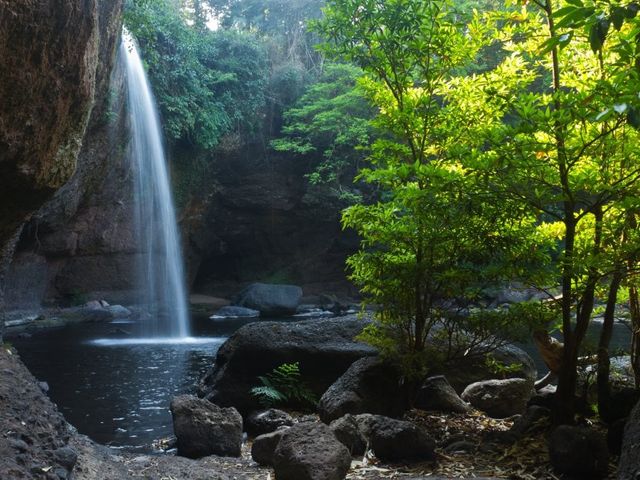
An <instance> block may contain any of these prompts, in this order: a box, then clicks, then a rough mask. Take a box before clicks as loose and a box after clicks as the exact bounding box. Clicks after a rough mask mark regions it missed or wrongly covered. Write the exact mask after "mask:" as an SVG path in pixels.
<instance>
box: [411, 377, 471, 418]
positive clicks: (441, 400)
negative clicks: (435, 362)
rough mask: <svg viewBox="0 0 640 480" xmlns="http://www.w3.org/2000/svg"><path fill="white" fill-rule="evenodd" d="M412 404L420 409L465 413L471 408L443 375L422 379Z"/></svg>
mask: <svg viewBox="0 0 640 480" xmlns="http://www.w3.org/2000/svg"><path fill="white" fill-rule="evenodd" d="M414 406H415V407H416V408H419V409H420V410H436V411H439V412H445V413H466V412H468V411H469V410H470V409H471V407H470V406H469V404H467V403H466V402H465V401H464V400H462V399H461V398H460V396H459V395H458V394H457V393H456V391H455V390H454V389H453V387H452V386H451V385H450V384H449V382H448V381H447V379H446V378H445V377H444V375H436V376H435V377H429V378H427V379H426V380H425V381H424V383H423V384H422V387H420V390H419V391H418V395H417V398H416V400H415V403H414Z"/></svg>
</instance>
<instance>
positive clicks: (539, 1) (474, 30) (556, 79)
mask: <svg viewBox="0 0 640 480" xmlns="http://www.w3.org/2000/svg"><path fill="white" fill-rule="evenodd" d="M638 11H640V4H638V3H636V2H635V1H628V0H621V1H617V0H531V1H526V0H520V1H516V0H506V1H504V2H502V1H497V0H475V1H470V0H468V1H464V2H459V1H456V2H454V1H450V0H385V1H379V0H328V1H326V2H322V1H319V0H305V1H299V2H286V1H283V0H158V1H148V0H147V1H145V0H135V1H133V2H131V4H130V5H129V8H128V13H127V25H128V28H129V29H130V30H131V31H132V32H133V33H134V35H135V36H136V38H137V39H138V41H139V42H140V45H141V48H142V49H143V51H144V54H145V55H144V56H145V59H146V62H147V64H148V68H149V73H150V76H151V78H152V82H153V84H154V88H155V91H156V93H157V96H158V101H159V104H160V108H161V111H162V115H163V118H164V125H165V131H166V134H167V137H168V139H169V141H171V142H175V143H186V144H188V145H191V146H192V147H193V148H194V149H196V150H200V151H202V152H212V151H215V149H216V148H220V146H221V145H223V144H224V142H225V141H228V140H229V139H230V138H238V137H240V138H246V137H252V138H258V139H260V142H262V144H263V145H265V146H266V148H269V149H272V150H274V151H278V152H286V153H288V154H290V155H292V156H295V157H296V158H299V159H300V161H301V162H306V164H307V165H308V173H307V179H308V181H309V182H311V183H314V182H315V183H317V184H323V185H327V186H328V187H330V188H332V189H333V191H334V192H335V193H336V196H337V197H338V198H340V199H341V201H343V206H345V207H346V208H345V209H344V211H343V213H342V222H343V225H344V227H345V228H352V229H355V230H356V231H357V233H358V234H359V236H360V238H361V249H360V251H359V252H357V253H356V254H355V255H353V256H352V257H351V258H350V259H349V261H348V269H349V272H350V276H351V279H352V280H353V281H354V282H355V283H356V284H357V285H358V286H359V287H360V289H361V291H362V293H363V295H364V299H365V302H368V303H371V304H375V305H377V306H378V313H377V316H376V322H375V323H374V324H373V325H372V327H371V328H369V329H368V330H367V332H366V333H365V338H366V339H367V340H368V341H370V342H371V343H373V344H375V345H376V346H378V347H379V348H380V349H381V350H382V352H383V353H384V354H385V355H387V356H388V358H390V359H392V360H393V361H396V362H398V363H399V364H400V365H401V366H402V367H403V369H404V371H405V373H406V375H407V377H408V378H420V377H422V376H424V375H425V374H427V373H428V370H429V365H430V362H432V361H437V359H434V358H433V357H432V352H430V349H429V344H430V342H431V340H432V339H433V338H434V336H437V335H439V334H441V332H442V331H443V327H445V331H446V326H447V325H451V324H454V325H457V326H458V327H459V328H461V329H462V330H464V331H469V332H473V331H480V332H484V331H485V330H486V329H487V328H488V327H487V326H488V325H490V326H491V329H493V330H499V331H502V332H503V333H504V332H507V331H510V330H517V328H516V327H519V326H522V324H523V323H525V321H528V322H529V323H536V322H537V324H536V325H535V328H538V329H540V328H545V329H547V330H549V329H554V328H557V329H558V330H559V332H560V334H561V338H562V341H563V343H564V349H563V354H562V355H563V356H562V362H561V369H560V375H559V381H558V393H557V397H558V401H557V406H556V411H555V419H556V421H557V422H558V423H568V422H572V421H573V417H574V413H575V405H574V399H575V393H576V383H577V375H578V374H577V371H578V358H579V356H580V355H581V354H582V351H583V348H582V347H583V344H584V339H585V336H586V333H587V331H588V329H589V327H590V325H591V324H592V321H593V318H594V316H595V315H597V314H598V315H602V316H603V318H604V326H603V329H602V334H601V337H600V341H599V345H598V348H597V355H598V382H597V383H598V393H599V400H598V401H599V411H600V413H601V414H602V415H606V412H607V409H608V408H609V405H608V400H609V390H608V379H609V341H610V337H611V329H612V325H613V322H614V317H615V315H616V306H617V305H619V304H620V303H621V302H623V301H624V302H628V304H629V311H630V321H631V324H632V331H633V335H631V336H632V338H631V339H630V348H631V357H632V365H633V367H634V369H635V372H636V376H637V378H638V380H640V348H639V347H640V335H638V333H637V332H638V331H639V329H640V301H639V296H638V286H637V285H638V280H637V277H638V276H637V266H638V251H639V246H640V243H639V239H638V228H637V226H638V217H639V214H640V199H639V198H638V193H639V190H638V187H639V185H640V184H639V182H638V180H639V176H640V163H639V160H640V159H639V154H640V147H639V146H638V145H639V138H638V128H640V97H639V95H638V92H639V91H640V19H639V17H638V15H637V14H638ZM206 161H207V162H215V155H214V154H212V155H209V156H208V157H207V160H206ZM354 181H355V182H357V187H358V188H356V187H355V186H354ZM363 188H364V190H365V191H367V192H368V194H367V195H361V194H359V192H361V191H362V189H363ZM514 281H517V282H519V283H520V284H523V285H527V286H530V287H533V288H535V289H537V290H538V291H539V292H542V293H543V294H544V297H545V298H544V300H542V301H540V300H538V301H536V302H533V303H531V304H523V305H520V306H517V307H514V308H511V309H503V310H495V309H487V308H484V307H482V302H481V301H480V300H481V298H482V295H483V292H485V291H486V289H487V288H488V287H489V286H491V285H494V286H495V285H500V284H507V283H508V282H514ZM599 305H601V308H600V307H598V306H599ZM541 319H542V320H543V321H544V324H545V325H540V321H541Z"/></svg>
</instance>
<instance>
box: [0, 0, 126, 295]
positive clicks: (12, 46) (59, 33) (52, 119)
mask: <svg viewBox="0 0 640 480" xmlns="http://www.w3.org/2000/svg"><path fill="white" fill-rule="evenodd" d="M121 24H122V1H121V0H114V1H109V2H98V1H97V0H42V1H37V2H34V1H31V0H0V254H1V258H0V276H4V273H5V270H6V267H7V265H8V259H9V258H10V257H11V255H12V253H13V247H14V245H15V243H16V242H17V240H18V236H17V232H18V231H19V229H20V228H21V226H22V225H23V224H24V222H25V221H27V220H28V219H29V218H30V217H31V216H32V215H33V214H34V212H35V211H36V210H37V209H38V208H40V207H41V205H42V204H43V203H44V202H45V201H46V200H47V199H49V198H50V197H51V196H52V195H53V194H54V193H55V192H56V190H58V189H59V188H60V187H62V186H63V185H65V184H66V183H67V182H68V181H69V179H70V178H71V177H72V176H73V175H74V172H75V171H76V167H77V165H78V162H79V158H80V150H81V149H82V148H83V145H85V138H86V133H87V131H88V128H90V125H91V124H93V123H94V121H95V119H96V118H99V117H100V116H101V115H103V113H104V109H103V105H104V99H105V98H106V94H107V90H108V89H107V86H108V81H109V80H108V79H109V74H110V71H111V68H112V66H113V56H114V47H115V45H116V43H117V39H118V37H119V33H120V30H121ZM2 266H4V267H5V268H4V270H3V269H2ZM2 290H3V288H2V280H0V291H2Z"/></svg>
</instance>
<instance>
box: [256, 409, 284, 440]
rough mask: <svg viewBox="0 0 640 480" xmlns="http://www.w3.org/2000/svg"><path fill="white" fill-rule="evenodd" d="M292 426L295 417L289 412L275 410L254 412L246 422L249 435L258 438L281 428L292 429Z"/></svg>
mask: <svg viewBox="0 0 640 480" xmlns="http://www.w3.org/2000/svg"><path fill="white" fill-rule="evenodd" d="M291 425H293V417H291V415H289V414H288V413H287V412H283V411H282V410H277V409H275V408H270V409H269V410H258V411H255V412H252V413H250V414H249V415H248V416H247V417H246V419H245V422H244V427H245V431H246V432H247V433H248V434H249V435H253V436H256V437H257V436H258V435H264V434H265V433H271V432H275V431H276V430H278V428H280V427H290V426H291Z"/></svg>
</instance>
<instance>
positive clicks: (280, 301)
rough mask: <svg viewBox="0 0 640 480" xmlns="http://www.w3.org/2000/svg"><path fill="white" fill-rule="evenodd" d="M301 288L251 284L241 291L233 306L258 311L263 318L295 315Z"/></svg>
mask: <svg viewBox="0 0 640 480" xmlns="http://www.w3.org/2000/svg"><path fill="white" fill-rule="evenodd" d="M301 298H302V288H300V287H298V286H295V285H273V284H268V283H252V284H251V285H249V286H248V287H246V288H245V289H244V290H242V291H241V292H240V293H239V294H238V295H237V296H236V298H234V302H233V303H234V305H237V306H239V307H246V308H250V309H253V310H258V311H260V315H262V316H263V317H278V316H288V315H293V314H295V313H296V310H297V308H298V304H299V303H300V299H301Z"/></svg>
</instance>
